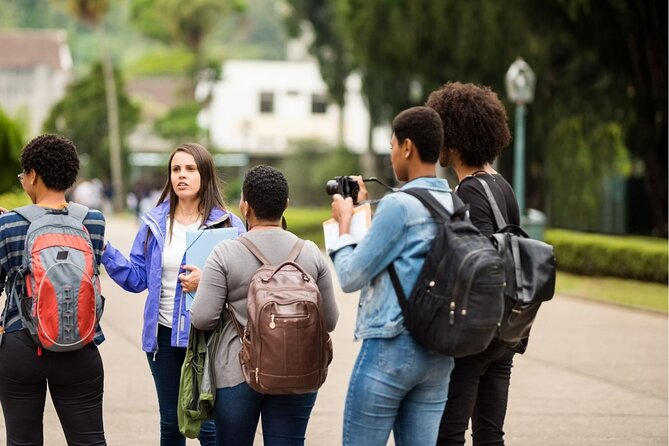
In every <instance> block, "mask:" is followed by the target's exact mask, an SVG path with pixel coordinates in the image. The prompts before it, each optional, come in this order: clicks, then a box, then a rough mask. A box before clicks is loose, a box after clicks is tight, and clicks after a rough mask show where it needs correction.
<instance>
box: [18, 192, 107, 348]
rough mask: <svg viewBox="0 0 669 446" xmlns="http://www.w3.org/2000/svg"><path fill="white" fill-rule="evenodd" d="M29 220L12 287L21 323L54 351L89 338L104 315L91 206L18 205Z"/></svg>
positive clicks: (75, 344)
mask: <svg viewBox="0 0 669 446" xmlns="http://www.w3.org/2000/svg"><path fill="white" fill-rule="evenodd" d="M14 212H16V213H17V214H19V215H21V216H22V217H23V218H25V219H26V220H28V221H29V222H30V226H29V227H28V232H27V234H26V240H25V249H24V251H23V263H22V265H21V268H20V269H19V271H18V273H17V275H16V277H15V280H14V286H13V287H12V296H13V298H14V301H15V302H16V304H17V306H18V309H19V314H20V316H21V322H23V326H24V327H25V328H27V329H28V331H29V332H30V334H31V336H32V337H33V339H34V340H35V342H36V343H37V345H38V346H40V347H43V348H45V349H47V350H51V351H56V352H66V351H71V350H77V349H80V348H82V347H83V346H85V345H86V344H88V343H90V342H91V341H92V340H93V337H94V336H95V331H96V327H97V324H98V322H99V320H100V317H101V316H102V311H103V307H104V298H103V297H102V294H101V293H100V279H99V276H98V272H99V271H98V264H97V262H96V259H95V252H94V250H93V245H92V243H91V237H90V235H89V233H88V230H87V229H86V227H85V226H84V223H83V222H84V219H85V218H86V215H87V214H88V208H87V207H86V206H82V205H80V204H77V203H70V204H69V205H68V206H67V209H66V210H64V211H63V212H53V211H49V210H47V209H44V208H41V207H39V206H36V205H30V206H24V207H21V208H18V209H14Z"/></svg>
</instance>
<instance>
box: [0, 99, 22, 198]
mask: <svg viewBox="0 0 669 446" xmlns="http://www.w3.org/2000/svg"><path fill="white" fill-rule="evenodd" d="M21 147H23V135H22V133H21V129H20V128H19V125H18V124H17V123H15V122H14V121H12V120H11V119H10V118H9V116H7V115H6V114H5V113H4V112H3V111H2V109H0V193H3V192H8V191H10V190H12V189H17V188H18V187H19V183H18V181H17V179H16V175H18V174H19V173H21V163H20V162H19V156H20V155H21Z"/></svg>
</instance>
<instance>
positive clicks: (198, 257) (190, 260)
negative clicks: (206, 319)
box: [186, 228, 239, 310]
mask: <svg viewBox="0 0 669 446" xmlns="http://www.w3.org/2000/svg"><path fill="white" fill-rule="evenodd" d="M237 235H239V231H238V230H237V228H216V229H195V230H191V231H186V264H188V265H194V266H197V267H198V268H200V269H204V264H205V262H206V261H207V257H209V254H211V251H213V249H214V247H215V246H216V245H218V244H219V243H220V242H221V241H223V240H227V239H231V238H235V237H237ZM194 297H195V292H188V293H186V309H187V310H190V306H191V304H192V303H193V298H194Z"/></svg>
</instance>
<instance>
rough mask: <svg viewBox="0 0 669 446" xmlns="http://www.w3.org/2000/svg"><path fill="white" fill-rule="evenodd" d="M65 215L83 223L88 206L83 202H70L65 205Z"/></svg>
mask: <svg viewBox="0 0 669 446" xmlns="http://www.w3.org/2000/svg"><path fill="white" fill-rule="evenodd" d="M67 215H69V216H70V217H72V218H74V219H75V220H79V221H80V222H82V223H83V222H84V220H85V219H86V216H87V215H88V208H87V207H86V206H84V205H83V204H79V203H74V202H70V203H68V205H67Z"/></svg>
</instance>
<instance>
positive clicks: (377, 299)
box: [329, 177, 453, 340]
mask: <svg viewBox="0 0 669 446" xmlns="http://www.w3.org/2000/svg"><path fill="white" fill-rule="evenodd" d="M413 187H420V188H425V189H429V190H430V191H433V192H434V196H435V198H436V199H438V200H439V201H440V202H441V203H442V204H444V206H445V207H446V209H447V210H449V211H452V210H453V200H452V197H451V195H450V194H449V193H448V192H450V190H451V188H450V187H449V185H448V182H447V181H446V180H444V179H441V178H433V177H420V178H416V179H414V180H412V181H410V182H408V183H406V184H405V185H404V186H403V187H402V190H404V189H408V188H413ZM435 233H436V226H435V222H434V220H433V218H432V217H431V216H430V213H429V211H428V210H427V209H426V208H425V207H424V206H423V204H422V203H421V202H420V201H418V199H417V198H415V197H413V196H411V195H409V194H403V193H394V194H390V195H387V196H385V197H384V198H383V199H382V200H381V201H380V202H379V205H378V207H377V208H376V212H375V214H374V218H373V220H372V224H371V227H370V228H369V232H368V233H367V235H365V237H364V238H363V239H362V241H360V243H359V244H357V245H356V241H355V240H354V239H353V237H351V235H350V234H344V235H341V236H340V237H339V239H337V241H336V243H335V245H334V246H333V247H332V249H330V252H329V253H330V256H331V257H332V260H333V262H334V266H335V270H336V271H337V276H338V277H339V283H340V285H341V287H342V289H343V290H344V291H345V292H347V293H350V292H353V291H357V290H360V289H361V290H362V292H361V293H360V303H359V305H358V317H357V320H356V326H355V332H354V338H355V339H356V340H358V339H369V338H393V337H395V336H397V335H399V334H400V333H401V332H402V331H403V330H404V319H403V317H402V310H401V309H400V306H399V303H398V302H397V295H396V294H395V290H394V289H393V284H392V282H391V280H390V275H389V274H388V271H387V270H386V268H388V265H390V263H391V262H393V263H394V265H395V269H396V271H397V275H398V276H399V277H400V280H401V282H402V287H403V288H404V292H405V294H406V295H407V296H409V295H410V294H411V290H412V289H413V286H414V284H415V283H416V280H417V279H418V275H419V274H420V270H421V268H422V267H423V263H424V261H425V255H426V254H427V252H428V250H429V249H430V246H431V245H432V239H433V238H434V236H435Z"/></svg>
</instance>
